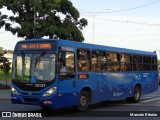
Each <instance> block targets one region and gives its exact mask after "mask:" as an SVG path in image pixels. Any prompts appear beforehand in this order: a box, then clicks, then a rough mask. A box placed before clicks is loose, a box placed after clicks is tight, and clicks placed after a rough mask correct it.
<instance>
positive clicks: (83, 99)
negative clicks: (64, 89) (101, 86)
mask: <svg viewBox="0 0 160 120" xmlns="http://www.w3.org/2000/svg"><path fill="white" fill-rule="evenodd" d="M87 102H88V100H87V97H86V96H84V95H82V96H81V98H80V105H81V106H82V107H85V106H86V105H87Z"/></svg>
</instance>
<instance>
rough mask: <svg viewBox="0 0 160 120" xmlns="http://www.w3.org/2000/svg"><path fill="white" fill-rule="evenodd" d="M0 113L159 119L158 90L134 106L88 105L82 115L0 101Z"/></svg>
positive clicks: (113, 103) (130, 104)
mask: <svg viewBox="0 0 160 120" xmlns="http://www.w3.org/2000/svg"><path fill="white" fill-rule="evenodd" d="M0 111H11V112H13V111H18V112H34V113H37V112H38V113H42V114H43V116H48V117H57V116H58V117H60V116H65V117H82V116H87V117H102V116H103V117H111V116H113V117H121V116H122V117H125V116H126V117H127V116H130V114H132V113H133V114H141V113H144V114H145V113H147V114H153V115H154V114H155V115H156V114H157V115H158V116H159V117H160V90H158V91H157V92H154V93H152V94H149V95H145V96H142V98H141V101H140V102H139V103H136V104H133V103H127V102H126V101H125V100H119V101H112V102H103V103H99V104H95V105H90V107H89V110H88V112H82V113H75V112H74V111H73V110H72V108H65V109H59V110H54V111H44V110H42V109H41V108H40V107H38V106H30V105H17V104H11V102H10V101H9V100H0ZM152 117H153V116H152ZM154 118H155V117H154Z"/></svg>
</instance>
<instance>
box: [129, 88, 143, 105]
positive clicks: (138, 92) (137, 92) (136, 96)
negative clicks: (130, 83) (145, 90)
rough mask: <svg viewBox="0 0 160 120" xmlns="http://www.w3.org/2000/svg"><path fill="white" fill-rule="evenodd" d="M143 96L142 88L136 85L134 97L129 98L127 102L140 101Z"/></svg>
mask: <svg viewBox="0 0 160 120" xmlns="http://www.w3.org/2000/svg"><path fill="white" fill-rule="evenodd" d="M140 98H141V88H140V87H139V86H136V87H135V89H134V94H133V97H129V98H127V99H126V100H127V102H132V103H138V102H139V101H140Z"/></svg>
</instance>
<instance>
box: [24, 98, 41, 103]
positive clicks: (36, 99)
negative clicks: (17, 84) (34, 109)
mask: <svg viewBox="0 0 160 120" xmlns="http://www.w3.org/2000/svg"><path fill="white" fill-rule="evenodd" d="M23 100H24V102H38V101H39V99H38V98H23Z"/></svg>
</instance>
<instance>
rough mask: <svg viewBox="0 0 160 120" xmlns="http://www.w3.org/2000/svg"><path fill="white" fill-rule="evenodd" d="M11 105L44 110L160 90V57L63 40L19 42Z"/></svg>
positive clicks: (85, 105) (131, 97) (131, 99)
mask: <svg viewBox="0 0 160 120" xmlns="http://www.w3.org/2000/svg"><path fill="white" fill-rule="evenodd" d="M12 70H13V71H12V88H11V101H12V103H13V104H26V105H38V106H40V107H42V108H43V109H48V108H61V107H67V106H73V107H74V108H75V109H76V110H78V111H85V110H87V108H88V106H89V104H94V103H98V102H101V101H108V100H119V99H126V100H127V101H128V102H134V103H137V102H139V101H140V98H141V95H144V94H149V93H152V92H154V91H156V90H158V65H157V55H156V53H154V52H145V51H138V50H131V49H125V48H116V47H110V46H101V45H94V44H86V43H80V42H73V41H69V40H60V39H35V40H23V41H19V42H18V43H17V44H16V46H15V49H14V56H13V67H12Z"/></svg>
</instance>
